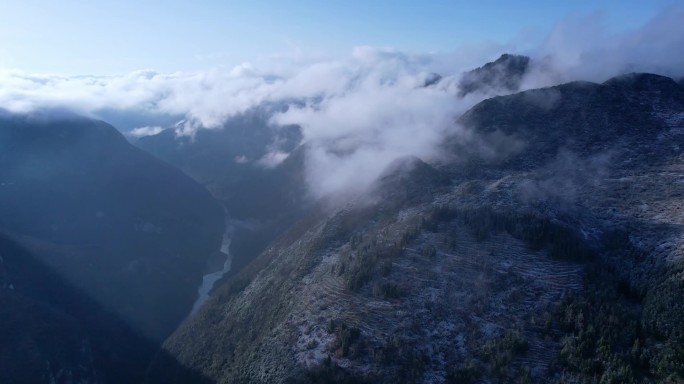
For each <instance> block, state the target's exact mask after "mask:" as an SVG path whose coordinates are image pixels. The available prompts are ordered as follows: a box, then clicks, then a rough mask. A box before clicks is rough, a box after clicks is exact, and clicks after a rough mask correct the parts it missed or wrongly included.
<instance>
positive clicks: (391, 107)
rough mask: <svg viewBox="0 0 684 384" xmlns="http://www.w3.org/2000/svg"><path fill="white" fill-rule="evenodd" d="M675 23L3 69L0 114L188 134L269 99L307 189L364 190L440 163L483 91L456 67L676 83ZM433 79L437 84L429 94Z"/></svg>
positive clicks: (682, 66) (576, 25) (531, 82)
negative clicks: (498, 65) (128, 119)
mask: <svg viewBox="0 0 684 384" xmlns="http://www.w3.org/2000/svg"><path fill="white" fill-rule="evenodd" d="M682 20H684V8H681V7H678V8H677V7H675V8H670V9H667V10H665V11H664V12H662V13H661V14H659V15H658V16H656V17H655V18H654V19H653V20H651V21H650V22H648V23H646V24H645V25H643V26H641V27H639V28H636V29H632V30H627V31H621V32H611V31H609V30H608V29H607V28H606V27H605V25H604V21H603V19H602V17H601V16H600V15H589V16H583V17H571V18H568V19H566V20H563V21H562V22H560V23H558V24H557V25H556V26H555V27H554V28H553V29H552V30H551V31H550V33H549V34H548V35H547V36H546V37H545V38H543V39H541V43H540V44H538V45H537V46H536V47H533V48H528V49H525V50H522V51H519V50H517V49H516V44H513V43H512V44H510V45H507V46H495V45H492V46H489V47H484V48H482V47H478V48H476V49H461V50H457V51H455V52H452V53H432V54H407V53H403V52H399V51H396V50H393V49H389V48H377V47H359V48H356V49H354V51H353V52H351V54H350V55H349V56H348V57H345V58H317V57H306V56H304V55H301V54H300V55H298V56H296V57H277V58H272V59H270V60H261V61H259V62H254V63H244V64H241V65H239V66H236V67H233V68H216V69H212V70H207V71H203V72H195V73H182V72H178V73H157V72H154V71H137V72H133V73H130V74H128V75H125V76H115V77H97V76H81V77H65V76H54V75H45V74H43V75H38V74H27V73H24V72H21V71H16V70H0V107H1V108H4V109H7V110H10V111H13V112H30V111H33V110H36V109H40V108H67V109H70V110H73V111H75V112H78V113H82V114H86V115H89V116H94V117H98V116H100V115H102V112H103V111H121V113H124V114H125V113H130V114H142V115H145V114H147V115H149V116H182V117H183V118H184V121H183V122H182V123H180V124H177V125H176V126H175V128H174V129H176V133H177V134H178V135H187V136H192V135H194V133H195V132H196V131H197V130H198V129H202V128H206V129H213V128H219V127H221V126H222V125H223V124H224V123H225V122H226V121H227V120H228V119H230V118H232V117H234V116H237V115H240V114H241V113H244V112H246V111H249V110H251V109H253V108H257V107H259V106H262V105H266V104H276V105H279V106H281V107H282V108H276V110H277V111H278V112H276V113H275V114H273V115H272V116H271V117H270V121H271V123H272V124H274V125H285V124H297V125H299V126H301V128H302V133H303V138H304V139H303V141H304V143H306V144H307V148H308V153H307V163H306V168H307V169H306V170H307V181H308V183H309V186H310V190H311V192H312V194H313V195H314V196H317V197H323V196H330V195H335V194H339V193H361V192H363V191H364V190H365V189H366V188H367V187H368V186H369V185H371V184H372V182H373V181H374V180H375V179H376V178H377V177H378V176H379V175H380V174H381V173H382V171H383V170H384V169H385V168H386V167H387V165H388V164H390V163H391V162H392V161H394V160H395V159H397V158H399V157H404V156H417V157H420V158H422V159H423V160H426V161H432V160H437V159H439V158H440V156H441V154H440V153H439V152H438V150H437V148H439V143H440V142H441V141H442V140H443V139H444V137H445V135H446V134H447V133H449V132H452V133H453V130H455V129H458V128H456V127H455V126H454V123H453V121H454V120H455V118H456V117H457V116H458V115H459V114H460V113H462V112H464V111H465V110H466V109H467V108H469V107H471V106H472V105H474V104H475V103H476V102H478V101H480V100H482V99H483V98H485V97H488V96H491V94H478V95H469V96H467V97H465V98H459V97H457V94H458V79H459V76H460V74H461V73H462V72H463V71H466V70H469V69H472V68H474V67H477V66H480V65H482V64H483V63H485V62H486V61H491V60H493V59H495V58H496V57H497V56H498V55H499V54H501V53H503V50H506V51H509V52H512V53H521V54H527V55H529V56H531V57H532V60H533V62H535V63H536V65H535V66H533V71H532V72H530V73H528V74H527V75H526V77H525V78H524V79H523V85H522V88H523V89H527V88H537V87H540V86H549V85H554V84H558V83H561V82H565V81H570V80H590V81H603V80H606V79H608V78H609V77H612V76H614V75H617V74H620V73H624V72H631V71H640V72H641V71H643V72H656V73H661V74H665V75H669V76H674V77H678V76H684V49H682V47H684V23H682V22H681V21H682ZM523 43H525V42H521V43H520V44H517V45H518V46H523ZM434 73H439V74H440V75H442V76H443V78H442V79H441V81H439V82H438V83H437V84H435V85H431V86H427V87H426V86H425V84H426V83H429V82H430V81H431V80H434ZM492 92H494V93H496V90H493V91H492ZM502 92H504V91H502ZM138 120H139V119H138ZM136 121H137V120H136ZM159 125H161V123H159V122H157V121H147V122H146V123H145V124H144V125H140V126H135V127H120V128H123V130H126V131H130V133H129V135H131V136H133V137H136V136H145V135H151V134H155V133H158V132H159V131H160V127H159ZM286 157H287V153H282V152H276V151H275V150H274V152H273V153H272V154H271V156H267V157H265V158H264V159H262V163H263V164H262V165H263V166H266V167H273V166H277V164H278V163H279V162H280V161H282V160H283V159H284V158H286ZM236 161H238V160H236Z"/></svg>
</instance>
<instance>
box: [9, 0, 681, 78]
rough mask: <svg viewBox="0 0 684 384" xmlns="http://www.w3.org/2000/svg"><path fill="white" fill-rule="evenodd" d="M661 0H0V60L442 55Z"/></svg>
mask: <svg viewBox="0 0 684 384" xmlns="http://www.w3.org/2000/svg"><path fill="white" fill-rule="evenodd" d="M670 3H672V2H669V1H656V0H653V1H517V2H502V1H487V0H479V1H409V0H401V1H389V0H384V1H379V0H367V1H351V0H349V1H323V0H320V1H293V0H273V1H266V0H261V1H258V0H257V1H225V0H224V1H219V0H204V1H202V0H196V1H193V2H191V1H185V0H167V1H158V0H154V1H140V0H138V1H133V0H118V1H96V0H93V1H77V0H61V1H52V0H3V1H2V2H0V68H2V67H4V68H14V69H19V70H23V71H27V72H39V73H58V74H71V75H74V74H122V73H127V72H130V71H133V70H137V69H154V70H158V71H166V72H169V71H192V70H202V69H206V68H210V67H216V66H232V65H236V64H239V63H241V62H244V61H250V60H256V59H259V58H263V57H269V56H272V55H297V54H306V55H320V56H336V55H344V54H348V53H349V52H350V51H351V50H352V48H353V47H355V46H364V45H368V46H376V47H392V48H395V49H397V50H400V51H405V52H422V53H427V52H452V51H454V50H457V49H459V48H460V47H464V46H476V45H478V44H511V43H513V44H515V45H516V46H524V43H525V42H531V43H534V42H533V40H534V39H541V38H543V36H545V35H547V34H548V32H549V30H550V29H552V28H553V26H554V25H555V24H556V23H558V22H561V21H562V20H564V19H565V18H568V17H573V16H586V15H592V14H595V15H598V16H600V17H603V22H604V24H605V26H606V28H607V29H609V30H615V31H620V30H625V29H630V28H635V27H637V26H639V25H642V24H644V23H645V22H646V21H647V20H649V19H651V18H652V17H653V16H654V15H656V14H657V13H658V12H661V11H662V10H663V9H664V8H665V7H666V6H667V5H668V4H670Z"/></svg>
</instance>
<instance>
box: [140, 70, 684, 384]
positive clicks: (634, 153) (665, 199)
mask: <svg viewBox="0 0 684 384" xmlns="http://www.w3.org/2000/svg"><path fill="white" fill-rule="evenodd" d="M506 60H509V59H506ZM513 63H518V64H520V65H517V64H516V65H513V68H524V67H525V66H526V65H527V61H525V60H522V59H520V60H519V59H514V60H513ZM522 63H524V65H523V64H522ZM485 67H486V66H485ZM522 72H524V70H523V71H522ZM459 124H461V125H463V126H465V127H466V128H467V129H469V130H471V131H472V132H473V133H474V135H472V136H471V137H472V138H471V139H470V141H468V142H465V143H464V142H463V141H462V136H459V139H458V140H457V139H455V138H454V139H453V140H450V141H448V142H446V143H445V146H446V147H447V148H449V149H450V150H451V151H452V153H454V158H453V159H452V161H451V162H450V163H449V164H442V165H440V166H431V165H428V164H425V163H423V162H421V161H420V160H417V159H413V160H407V164H412V166H398V167H396V169H395V170H393V171H390V172H389V173H388V174H387V175H386V177H385V178H383V179H382V180H381V181H380V182H379V183H378V185H377V188H376V191H375V194H374V196H373V199H370V200H371V202H368V201H356V202H351V203H350V204H349V205H347V206H345V207H344V208H342V209H338V210H337V211H334V212H325V213H320V214H318V215H313V216H311V217H310V218H309V219H308V220H305V221H302V222H300V223H299V224H298V225H297V226H294V227H293V228H292V229H291V230H290V231H288V232H287V233H286V234H285V235H283V236H282V237H281V238H280V239H279V240H278V241H276V242H275V243H274V244H272V245H271V246H270V247H269V248H268V249H267V250H266V251H265V252H264V253H263V254H262V255H261V256H259V258H257V259H256V260H255V262H253V263H252V264H250V265H249V266H248V267H247V268H246V269H245V270H243V271H242V272H241V273H239V274H238V275H237V276H234V277H233V278H232V279H230V280H229V281H228V282H227V283H226V284H225V285H223V286H222V287H221V288H219V289H218V290H217V292H216V294H215V296H214V297H212V298H211V299H210V300H209V301H208V303H207V305H206V306H205V307H204V308H203V309H202V310H200V312H199V313H198V314H197V315H196V316H195V317H193V318H191V319H190V320H189V321H188V322H186V323H185V324H183V326H181V328H180V329H179V330H178V331H177V332H175V333H174V334H173V335H172V336H171V337H170V338H169V339H168V340H167V341H166V343H165V345H164V347H165V348H164V349H165V351H166V352H168V356H165V357H159V358H158V359H157V360H156V361H155V363H154V364H153V366H152V368H151V370H150V376H149V379H150V381H151V382H160V383H161V382H163V383H173V382H184V378H183V377H182V376H181V375H179V374H178V373H177V372H176V371H174V368H173V365H172V364H171V363H173V359H170V358H169V357H170V356H172V357H174V358H175V359H177V360H178V361H179V362H180V363H181V364H182V365H183V366H186V367H190V368H192V369H194V370H197V371H199V372H201V373H202V374H203V375H205V376H206V377H207V378H208V379H209V380H212V381H215V382H221V383H240V382H245V383H246V382H250V383H255V382H256V383H272V382H304V383H308V382H364V381H367V382H406V383H416V382H422V383H443V382H447V383H461V382H495V381H503V382H511V381H517V380H522V381H523V382H529V381H533V382H549V381H559V382H561V381H566V382H567V381H569V382H575V381H577V382H581V381H588V382H599V381H601V380H606V381H610V380H615V381H616V382H630V381H637V382H658V381H663V380H668V379H670V380H675V381H676V380H678V379H681V378H682V377H684V370H683V368H682V362H683V361H684V353H683V352H682V350H681V346H682V345H684V335H682V333H681V330H682V329H684V306H682V304H681V303H679V302H678V299H677V298H678V297H681V296H682V295H683V294H684V283H683V282H682V278H681V273H682V272H681V271H682V270H684V261H683V255H684V253H682V252H683V250H684V243H682V239H683V238H684V237H683V236H682V235H684V233H683V232H682V228H683V227H682V224H684V223H683V220H684V215H682V214H681V212H680V211H681V208H682V207H683V206H684V201H682V199H683V198H684V186H683V185H684V184H682V183H681V182H680V181H681V178H682V177H684V176H683V175H684V171H683V170H684V157H682V155H681V153H682V152H681V148H684V135H683V134H682V133H684V89H682V88H681V86H679V85H678V84H677V83H676V82H674V81H672V80H671V79H669V78H665V77H661V76H656V75H648V74H631V75H626V76H621V77H618V78H614V79H612V80H609V81H607V82H605V83H604V84H593V83H583V82H575V83H569V84H564V85H560V86H557V87H551V88H545V89H540V90H532V91H527V92H522V93H518V94H514V95H510V96H504V97H496V98H492V99H489V100H485V101H483V102H482V103H480V104H478V105H476V106H475V107H474V108H472V109H471V110H470V111H468V112H467V113H466V114H464V115H463V116H462V117H461V119H460V120H459Z"/></svg>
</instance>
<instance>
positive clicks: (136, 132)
mask: <svg viewBox="0 0 684 384" xmlns="http://www.w3.org/2000/svg"><path fill="white" fill-rule="evenodd" d="M163 130H164V128H162V127H150V126H147V127H139V128H134V129H132V130H131V131H130V132H128V134H129V135H130V136H132V137H135V138H139V137H145V136H153V135H156V134H158V133H160V132H161V131H163Z"/></svg>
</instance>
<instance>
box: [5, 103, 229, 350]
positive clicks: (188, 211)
mask: <svg viewBox="0 0 684 384" xmlns="http://www.w3.org/2000/svg"><path fill="white" fill-rule="evenodd" d="M223 227H224V221H223V212H222V209H221V207H220V206H219V205H218V204H217V203H216V202H215V201H214V200H213V199H212V198H211V196H210V195H209V194H208V193H207V192H206V191H205V190H204V189H203V188H202V187H201V186H200V185H198V184H197V183H195V182H194V181H192V180H191V179H189V178H188V177H187V176H185V175H183V174H182V173H181V172H180V171H178V170H176V169H174V168H172V167H170V166H168V165H166V164H164V163H163V162H161V161H159V160H157V159H155V158H154V157H152V156H150V155H148V154H146V153H144V152H142V151H140V150H139V149H137V148H135V147H133V146H132V145H130V144H129V143H128V142H127V141H126V139H125V138H124V137H123V136H122V135H121V134H120V133H118V132H117V131H116V129H114V128H113V127H112V126H110V125H108V124H105V123H103V122H100V121H94V120H89V119H85V118H81V117H77V116H73V115H68V114H66V115H62V116H51V115H48V114H41V113H37V114H32V115H11V114H5V115H3V117H2V118H1V119H0V228H1V229H2V231H4V232H5V233H9V234H12V235H13V237H14V238H15V239H17V241H19V242H21V243H22V244H23V245H24V246H25V247H26V248H27V249H29V251H30V252H31V253H32V254H34V255H35V256H36V257H37V258H38V259H39V260H40V261H41V262H42V263H44V264H45V265H46V266H47V267H48V268H50V269H51V270H53V271H55V272H56V273H57V274H58V275H59V276H61V277H63V278H64V279H65V280H66V281H68V282H69V283H71V284H73V285H74V286H76V287H77V288H78V289H80V290H82V291H83V292H85V294H86V295H88V296H90V297H92V298H93V299H94V300H95V301H96V302H97V303H98V304H99V305H100V306H102V307H103V308H104V309H106V310H109V311H111V312H114V313H115V314H116V315H118V316H120V317H121V318H122V319H124V320H125V321H127V322H128V323H129V324H130V325H131V326H133V327H134V328H135V329H136V330H138V331H140V332H142V333H143V334H145V335H146V336H148V337H151V338H153V339H157V340H159V339H163V338H164V337H165V336H166V335H168V334H169V333H170V332H171V331H173V329H174V328H175V327H176V326H177V324H178V323H179V322H180V321H181V320H182V319H183V318H184V317H185V316H186V315H187V312H188V311H189V309H190V307H191V306H192V302H193V300H194V299H195V296H196V289H197V286H198V285H199V283H200V281H201V275H202V272H203V270H204V267H205V264H206V262H207V259H208V258H209V256H210V255H211V254H212V253H214V252H217V251H218V249H219V246H220V243H221V238H222V230H223Z"/></svg>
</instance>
